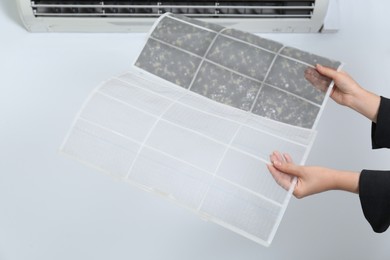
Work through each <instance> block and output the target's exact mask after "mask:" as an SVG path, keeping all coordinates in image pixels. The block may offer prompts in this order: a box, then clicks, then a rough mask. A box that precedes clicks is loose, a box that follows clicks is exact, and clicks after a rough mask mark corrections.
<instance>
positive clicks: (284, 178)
mask: <svg viewBox="0 0 390 260" xmlns="http://www.w3.org/2000/svg"><path fill="white" fill-rule="evenodd" d="M270 160H271V163H272V164H269V165H267V166H268V170H269V171H270V173H271V174H272V176H273V177H274V179H275V181H276V182H277V183H278V184H279V185H280V186H281V187H283V188H284V189H286V190H288V189H289V187H290V185H291V183H292V181H293V178H294V177H296V178H297V184H296V186H295V189H294V192H293V194H294V196H295V197H297V198H303V197H306V196H309V195H312V194H316V193H320V192H323V191H328V190H345V191H350V192H354V193H358V186H359V174H357V173H354V172H348V171H338V170H332V169H328V168H323V167H313V166H299V165H295V164H294V163H293V162H292V159H291V157H290V156H289V155H288V154H283V155H282V154H280V153H279V152H274V153H272V154H271V155H270Z"/></svg>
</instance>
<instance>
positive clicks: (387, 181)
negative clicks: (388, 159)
mask: <svg viewBox="0 0 390 260" xmlns="http://www.w3.org/2000/svg"><path fill="white" fill-rule="evenodd" d="M359 197H360V203H361V205H362V209H363V214H364V216H365V217H366V219H367V221H368V223H370V225H371V227H372V229H373V230H374V231H375V232H378V233H381V232H384V231H386V229H387V228H388V227H389V225H390V171H370V170H363V171H362V172H361V174H360V179H359Z"/></svg>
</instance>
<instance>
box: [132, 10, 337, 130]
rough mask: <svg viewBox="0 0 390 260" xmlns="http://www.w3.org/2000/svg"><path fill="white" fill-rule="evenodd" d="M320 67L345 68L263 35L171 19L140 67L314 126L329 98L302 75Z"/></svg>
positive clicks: (215, 97) (154, 33) (248, 108)
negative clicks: (305, 71)
mask: <svg viewBox="0 0 390 260" xmlns="http://www.w3.org/2000/svg"><path fill="white" fill-rule="evenodd" d="M168 25H169V26H168ZM203 38H204V39H206V40H204V41H200V40H199V39H203ZM316 63H322V64H325V65H328V66H332V67H335V68H337V67H338V66H339V65H340V63H339V62H335V61H331V60H329V59H326V58H323V57H320V56H317V55H312V54H309V53H307V52H303V51H300V50H297V49H294V48H291V47H286V46H283V45H282V44H280V43H277V42H274V41H270V40H266V39H263V38H260V37H258V36H254V35H250V34H247V33H244V32H240V31H237V30H233V29H227V28H219V29H218V30H212V29H208V28H206V27H204V26H201V25H199V24H197V23H195V20H190V19H188V18H185V19H184V18H182V17H180V16H177V15H166V16H164V17H163V19H161V20H160V22H159V23H158V24H157V25H156V26H155V28H154V30H153V31H152V33H151V34H150V37H149V40H148V42H147V43H146V45H145V48H144V49H143V51H142V52H141V54H140V56H139V57H138V60H137V61H136V62H135V65H136V66H137V67H139V68H141V69H143V70H145V71H147V72H149V73H151V74H154V75H157V76H159V77H161V78H164V79H165V80H168V81H170V82H172V83H175V84H177V85H179V86H181V87H183V88H186V89H190V90H191V91H193V92H195V93H198V94H200V95H204V96H206V97H208V98H210V99H213V100H214V101H218V102H221V103H224V104H228V105H231V106H234V107H236V108H239V109H242V110H245V111H251V112H253V113H254V114H257V115H260V116H264V117H267V118H271V119H273V120H277V121H280V122H284V123H288V124H291V125H296V126H301V127H305V128H311V127H312V126H313V125H314V122H315V120H316V118H317V115H318V113H319V111H320V108H321V104H322V102H323V100H324V97H325V94H324V93H322V92H321V91H320V90H317V89H315V88H314V87H313V86H311V85H310V83H308V81H306V80H305V78H304V76H303V75H304V70H305V69H306V68H307V67H313V65H315V64H316Z"/></svg>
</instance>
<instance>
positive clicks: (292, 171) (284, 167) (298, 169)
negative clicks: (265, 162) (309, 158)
mask: <svg viewBox="0 0 390 260" xmlns="http://www.w3.org/2000/svg"><path fill="white" fill-rule="evenodd" d="M273 166H274V167H275V168H276V169H277V170H279V171H281V172H283V173H286V174H289V175H292V176H296V177H301V176H302V166H299V165H296V164H293V163H291V162H283V163H281V162H280V161H274V162H273Z"/></svg>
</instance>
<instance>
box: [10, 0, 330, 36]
mask: <svg viewBox="0 0 390 260" xmlns="http://www.w3.org/2000/svg"><path fill="white" fill-rule="evenodd" d="M15 1H16V2H17V4H18V7H19V11H20V16H21V19H22V21H23V23H24V25H25V26H26V28H27V30H29V31H32V32H146V31H149V29H150V26H152V24H153V23H154V22H155V21H156V19H157V18H158V17H160V16H161V15H162V14H164V13H167V12H169V13H173V14H181V15H184V16H188V17H191V18H197V19H199V20H202V21H204V22H211V23H216V24H219V25H222V26H224V27H231V28H235V29H240V30H244V31H249V32H254V33H259V32H319V31H320V29H321V27H322V26H323V23H324V20H325V16H326V14H327V10H328V5H329V1H331V0H300V1H299V0H273V1H272V0H192V1H191V0H166V1H164V0H155V1H153V0H127V1H126V0H106V1H105V0H104V1H103V0H100V1H98V0H15Z"/></svg>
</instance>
